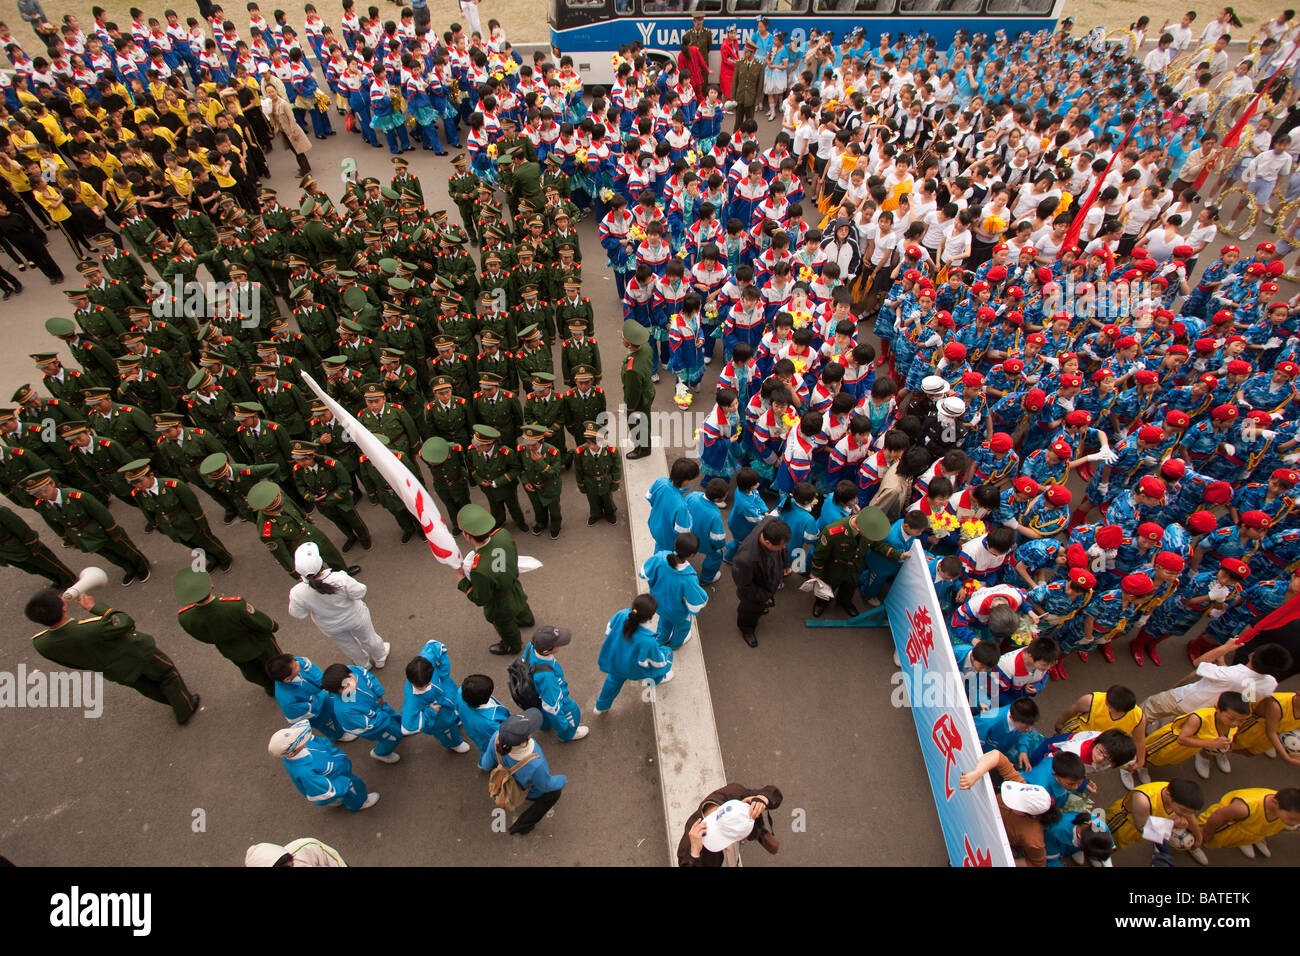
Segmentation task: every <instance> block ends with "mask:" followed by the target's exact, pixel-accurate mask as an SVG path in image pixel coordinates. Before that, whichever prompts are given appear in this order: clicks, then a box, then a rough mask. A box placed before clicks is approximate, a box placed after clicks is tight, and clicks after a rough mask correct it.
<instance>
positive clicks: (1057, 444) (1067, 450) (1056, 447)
mask: <svg viewBox="0 0 1300 956" xmlns="http://www.w3.org/2000/svg"><path fill="white" fill-rule="evenodd" d="M1052 454H1054V455H1055V456H1056V457H1057V458H1069V457H1070V456H1071V455H1073V454H1074V449H1073V448H1071V447H1070V443H1069V442H1068V441H1060V440H1057V441H1054V442H1052Z"/></svg>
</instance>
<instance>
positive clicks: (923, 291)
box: [916, 279, 934, 299]
mask: <svg viewBox="0 0 1300 956" xmlns="http://www.w3.org/2000/svg"><path fill="white" fill-rule="evenodd" d="M916 297H917V298H918V299H933V298H934V286H932V285H931V284H930V280H929V279H922V280H921V281H920V282H919V283H917V287H916Z"/></svg>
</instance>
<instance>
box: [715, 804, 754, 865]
mask: <svg viewBox="0 0 1300 956" xmlns="http://www.w3.org/2000/svg"><path fill="white" fill-rule="evenodd" d="M753 830H754V821H753V820H751V819H750V817H749V804H747V803H744V802H742V801H740V800H728V801H727V802H726V803H724V804H723V805H722V806H720V807H718V809H716V810H714V811H713V812H712V813H710V814H707V815H706V816H705V817H704V849H706V850H708V851H709V852H711V853H721V852H722V851H723V850H725V849H726V848H727V847H729V846H731V844H733V843H735V842H737V841H738V840H743V839H745V837H747V836H749V835H750V833H752V832H753Z"/></svg>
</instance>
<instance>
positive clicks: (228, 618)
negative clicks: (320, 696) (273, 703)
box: [172, 568, 280, 697]
mask: <svg viewBox="0 0 1300 956" xmlns="http://www.w3.org/2000/svg"><path fill="white" fill-rule="evenodd" d="M172 587H173V589H174V591H175V593H176V598H177V600H179V601H183V602H186V603H185V606H184V607H182V608H181V609H180V610H179V611H177V612H176V619H177V622H178V623H179V624H180V626H181V628H182V629H183V630H184V631H185V633H186V634H188V635H189V636H190V637H192V638H194V639H195V640H196V641H200V642H202V643H204V644H211V645H213V646H214V647H216V649H217V651H218V652H219V653H220V654H221V656H222V657H224V658H225V659H226V660H228V661H230V662H231V663H232V664H234V665H235V666H236V667H238V668H239V672H240V673H241V674H243V675H244V679H245V680H246V681H248V682H249V683H250V684H256V685H257V686H259V687H261V688H262V689H263V690H265V691H266V694H267V696H268V697H273V696H275V681H273V680H271V678H270V677H268V676H267V673H266V662H267V661H269V660H270V659H271V658H272V657H275V656H276V655H278V654H279V653H280V645H279V644H277V643H276V641H275V636H274V635H275V632H276V631H277V630H278V629H279V627H280V625H279V624H277V623H276V622H275V621H274V620H272V619H271V617H270V616H269V615H268V614H267V613H266V612H265V611H259V610H257V609H256V608H255V607H253V605H252V604H250V603H249V602H248V601H246V600H244V598H242V597H237V596H231V597H215V596H214V595H213V593H212V578H210V577H209V576H208V574H207V572H205V571H195V570H194V569H193V568H182V569H181V570H180V571H178V572H177V573H176V577H175V579H174V581H173V584H172Z"/></svg>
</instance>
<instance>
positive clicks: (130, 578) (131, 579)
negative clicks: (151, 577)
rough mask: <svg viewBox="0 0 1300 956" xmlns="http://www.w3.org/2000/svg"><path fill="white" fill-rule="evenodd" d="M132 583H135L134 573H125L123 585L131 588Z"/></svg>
mask: <svg viewBox="0 0 1300 956" xmlns="http://www.w3.org/2000/svg"><path fill="white" fill-rule="evenodd" d="M132 584H135V575H134V574H124V575H122V587H124V588H129V587H130V586H131V585H132Z"/></svg>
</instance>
